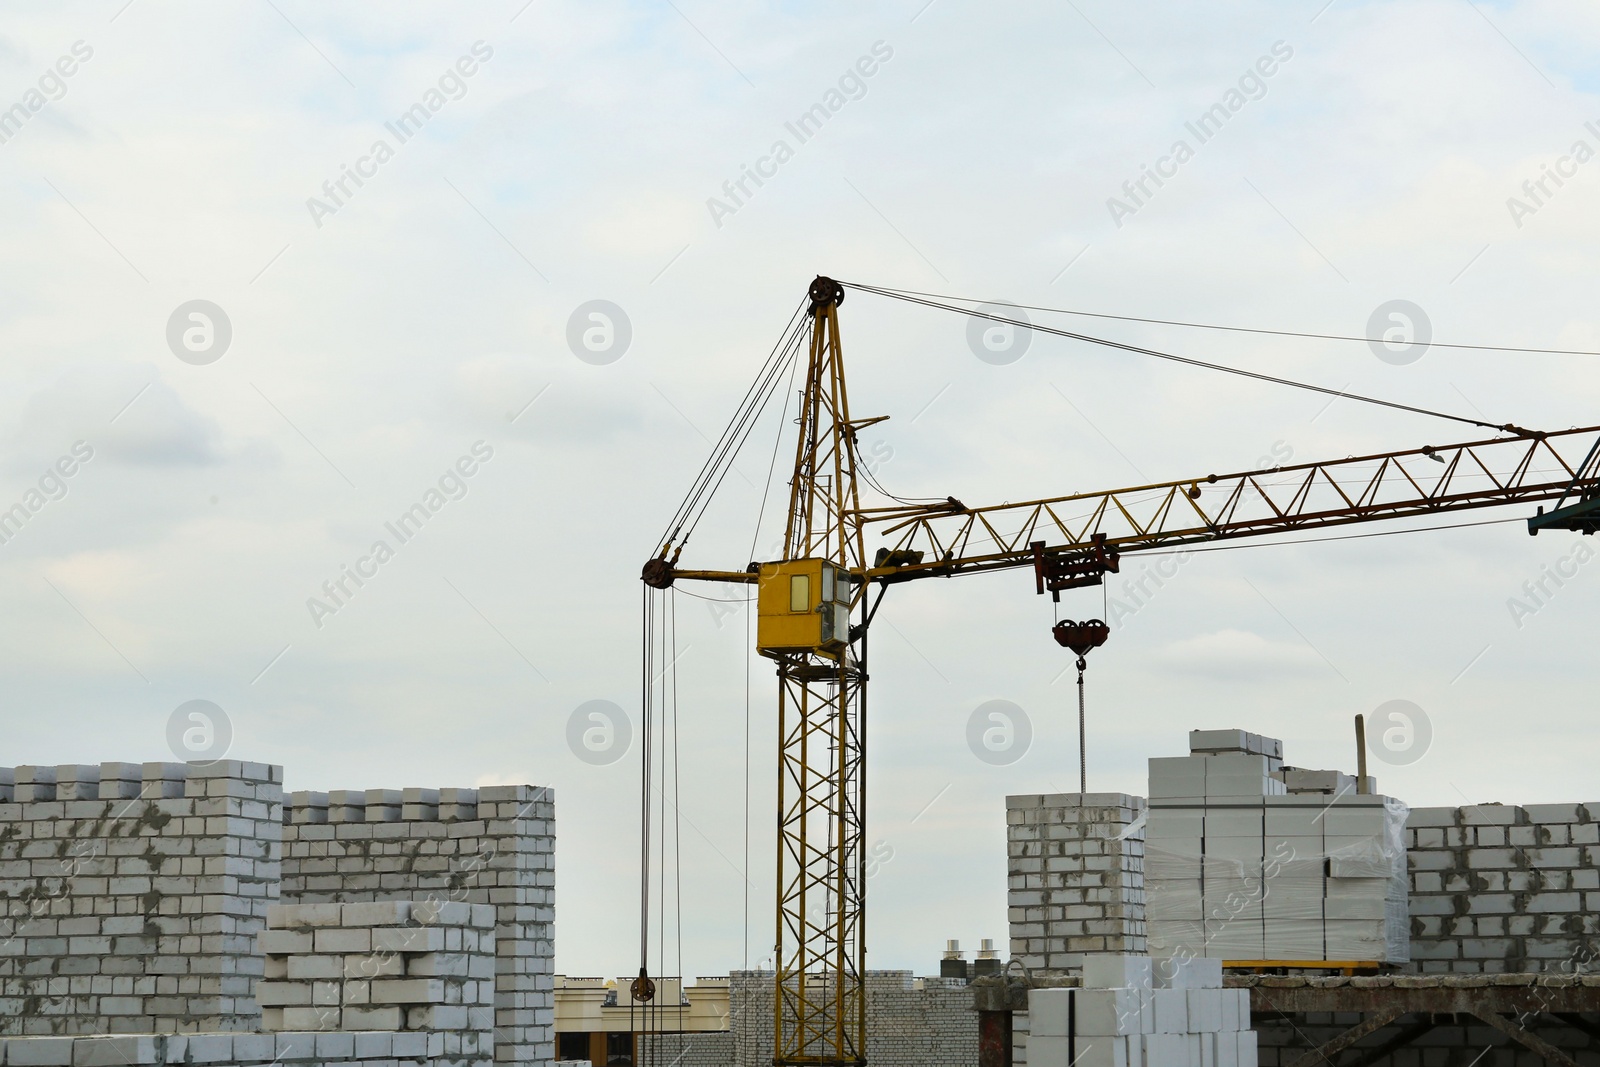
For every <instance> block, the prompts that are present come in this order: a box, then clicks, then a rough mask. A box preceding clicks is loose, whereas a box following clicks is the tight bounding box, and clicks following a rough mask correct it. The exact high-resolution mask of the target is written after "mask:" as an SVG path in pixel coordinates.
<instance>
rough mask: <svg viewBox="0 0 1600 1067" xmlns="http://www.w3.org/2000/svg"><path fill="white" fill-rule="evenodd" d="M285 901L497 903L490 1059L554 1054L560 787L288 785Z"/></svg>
mask: <svg viewBox="0 0 1600 1067" xmlns="http://www.w3.org/2000/svg"><path fill="white" fill-rule="evenodd" d="M285 811H286V815H287V821H286V825H285V826H284V828H283V834H284V850H283V890H282V900H283V902H284V903H286V904H290V903H294V904H311V903H343V902H351V903H355V902H366V901H391V900H414V901H423V900H435V901H451V902H464V903H474V904H493V905H494V906H495V910H496V924H495V955H496V959H495V971H496V974H495V985H496V1000H495V1060H496V1062H498V1063H502V1064H520V1065H529V1064H534V1063H544V1062H547V1061H549V1060H551V1059H553V1058H554V1055H555V1044H554V1042H555V1001H554V991H553V990H554V959H555V938H554V922H555V796H554V793H553V791H552V790H550V789H547V788H539V787H535V786H529V785H518V786H486V787H482V788H479V789H403V790H378V789H371V790H343V791H334V792H331V793H299V792H297V793H295V794H293V796H292V797H290V798H289V803H288V804H287V805H286V806H285Z"/></svg>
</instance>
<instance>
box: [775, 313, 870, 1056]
mask: <svg viewBox="0 0 1600 1067" xmlns="http://www.w3.org/2000/svg"><path fill="white" fill-rule="evenodd" d="M829 284H830V286H831V285H832V283H829ZM812 297H813V301H814V304H813V307H812V311H811V315H812V333H811V353H810V359H809V361H808V366H807V372H806V383H805V391H804V393H803V396H802V400H801V406H800V435H799V442H798V444H797V445H796V452H795V477H794V480H793V482H792V483H791V486H790V497H789V520H788V526H787V530H786V533H785V537H784V558H785V559H826V560H831V561H832V562H834V563H836V564H837V565H839V566H840V567H843V568H846V569H849V570H854V571H856V572H857V573H859V572H860V569H861V568H862V567H863V566H864V564H865V560H864V558H863V549H862V540H861V527H860V523H859V519H858V516H859V514H860V497H859V496H858V494H857V491H856V457H855V436H854V434H853V432H852V431H851V426H850V408H849V400H848V397H847V395H846V392H845V382H844V362H843V355H842V353H841V351H840V346H839V319H838V306H837V305H838V300H839V299H840V292H839V291H838V290H837V287H836V286H835V287H833V288H831V289H828V290H826V291H823V290H819V289H818V288H817V287H816V286H813V291H812ZM857 600H858V602H859V596H858V598H857ZM778 715H779V746H778V747H779V751H778V762H779V773H778V811H779V817H778V917H777V918H778V944H777V956H776V959H777V981H776V983H775V985H776V991H775V997H774V1011H775V1013H776V1018H775V1020H774V1021H775V1036H776V1041H775V1044H774V1047H773V1062H774V1063H777V1064H816V1065H822V1064H827V1065H846V1064H862V1063H865V1062H866V1027H867V1017H866V988H865V980H866V951H867V946H866V927H865V923H864V921H863V909H862V905H863V903H864V895H865V891H866V853H865V847H864V846H865V833H866V829H865V822H866V778H865V766H866V764H865V733H864V730H863V727H864V720H865V716H866V689H865V679H864V678H862V677H861V675H860V671H859V670H858V669H857V667H856V665H855V664H854V662H853V661H852V658H851V652H850V651H849V650H848V649H847V650H845V651H843V652H840V653H839V654H838V656H837V658H831V657H828V656H824V655H820V654H807V655H798V656H788V657H785V658H783V659H781V660H780V661H779V664H778Z"/></svg>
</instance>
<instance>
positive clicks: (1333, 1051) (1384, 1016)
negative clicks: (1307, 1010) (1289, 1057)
mask: <svg viewBox="0 0 1600 1067" xmlns="http://www.w3.org/2000/svg"><path fill="white" fill-rule="evenodd" d="M1404 1014H1405V1012H1403V1011H1400V1010H1398V1009H1396V1008H1390V1009H1389V1010H1387V1011H1380V1012H1378V1013H1377V1014H1376V1015H1371V1016H1368V1017H1367V1018H1365V1019H1363V1020H1361V1021H1360V1022H1359V1023H1357V1024H1356V1025H1354V1026H1352V1027H1351V1028H1350V1029H1348V1030H1346V1031H1345V1032H1344V1033H1342V1034H1340V1035H1339V1036H1338V1037H1336V1038H1334V1039H1332V1040H1331V1041H1327V1042H1324V1043H1323V1044H1321V1045H1319V1046H1318V1047H1316V1048H1314V1049H1312V1050H1311V1051H1310V1052H1307V1053H1306V1054H1305V1055H1303V1056H1301V1057H1300V1058H1299V1059H1297V1060H1295V1061H1294V1062H1292V1063H1291V1064H1289V1067H1318V1065H1319V1064H1324V1063H1327V1064H1331V1063H1333V1057H1334V1056H1337V1055H1338V1054H1339V1053H1341V1052H1343V1051H1344V1050H1345V1049H1347V1048H1349V1047H1350V1046H1351V1045H1353V1044H1355V1043H1356V1042H1357V1041H1360V1040H1361V1039H1362V1038H1364V1037H1366V1036H1367V1035H1368V1034H1374V1033H1377V1032H1378V1031H1379V1030H1382V1029H1383V1028H1384V1027H1385V1026H1388V1025H1389V1024H1390V1023H1392V1022H1394V1021H1395V1020H1396V1019H1398V1018H1400V1016H1402V1015H1404Z"/></svg>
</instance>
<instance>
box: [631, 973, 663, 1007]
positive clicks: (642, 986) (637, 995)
mask: <svg viewBox="0 0 1600 1067" xmlns="http://www.w3.org/2000/svg"><path fill="white" fill-rule="evenodd" d="M628 991H629V992H631V993H632V994H633V999H634V1000H637V1001H638V1002H639V1003H641V1004H648V1003H649V1002H650V1001H652V1000H654V999H655V998H656V984H655V982H653V981H651V980H650V977H649V976H648V975H647V974H645V970H644V968H643V967H640V968H639V977H637V978H635V979H634V980H633V984H631V985H630V986H629V987H628Z"/></svg>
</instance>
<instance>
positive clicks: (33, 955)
mask: <svg viewBox="0 0 1600 1067" xmlns="http://www.w3.org/2000/svg"><path fill="white" fill-rule="evenodd" d="M282 783H283V769H282V768H281V767H271V766H267V765H266V764H260V763H243V762H240V761H238V760H224V761H219V762H215V763H211V764H209V765H204V764H199V763H191V764H187V765H185V764H182V763H146V764H142V765H141V764H130V763H104V764H97V765H89V766H79V765H66V766H59V767H18V768H16V769H15V771H14V772H11V771H10V770H9V769H8V770H7V771H6V773H3V774H0V905H3V907H4V912H3V916H0V1034H87V1033H96V1032H98V1033H106V1032H108V1031H109V1032H112V1033H158V1032H162V1031H167V1032H174V1031H178V1030H195V1029H207V1030H254V1029H257V1028H258V1026H259V1024H260V1011H259V1008H258V1007H257V1005H256V1001H255V983H256V980H257V978H259V976H260V974H261V959H260V957H259V955H257V953H256V943H255V939H256V934H257V933H258V932H259V931H260V930H261V929H262V927H263V925H264V923H265V920H266V914H267V907H268V905H269V904H271V903H273V902H275V900H276V898H277V892H278V878H279V870H280V857H281V840H280V838H281V818H282V816H281V810H280V809H281V803H282V797H283V785H282Z"/></svg>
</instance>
